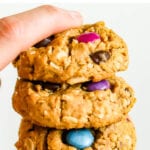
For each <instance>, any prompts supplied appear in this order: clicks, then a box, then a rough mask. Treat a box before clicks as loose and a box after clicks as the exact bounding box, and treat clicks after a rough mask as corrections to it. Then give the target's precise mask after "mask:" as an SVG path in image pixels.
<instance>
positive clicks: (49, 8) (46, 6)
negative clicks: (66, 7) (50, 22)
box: [41, 5, 59, 13]
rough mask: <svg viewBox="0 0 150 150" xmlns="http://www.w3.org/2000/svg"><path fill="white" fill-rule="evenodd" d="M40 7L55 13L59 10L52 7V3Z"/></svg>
mask: <svg viewBox="0 0 150 150" xmlns="http://www.w3.org/2000/svg"><path fill="white" fill-rule="evenodd" d="M41 8H42V9H44V10H45V11H47V12H49V13H56V12H58V11H59V9H58V8H57V7H54V6H52V5H43V6H41Z"/></svg>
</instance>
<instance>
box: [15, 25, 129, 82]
mask: <svg viewBox="0 0 150 150" xmlns="http://www.w3.org/2000/svg"><path fill="white" fill-rule="evenodd" d="M90 32H94V33H96V34H98V35H99V36H100V39H97V40H95V41H94V42H88V43H84V42H79V41H78V40H77V37H78V36H79V35H81V34H83V33H90ZM49 39H50V38H49ZM49 41H50V40H49ZM46 42H47V41H46ZM14 65H15V66H16V67H17V70H18V74H19V76H20V77H21V78H24V79H29V80H41V81H49V82H54V83H69V84H76V83H81V82H85V81H89V80H93V81H94V82H95V81H99V80H102V79H105V78H107V77H110V76H112V75H113V74H114V73H115V72H117V71H123V70H126V69H127V66H128V50H127V46H126V44H125V42H124V41H123V39H122V38H121V37H119V36H118V35H117V34H116V33H115V32H113V31H112V30H111V29H108V28H107V27H106V26H105V24H104V23H103V22H98V23H95V24H91V25H83V26H81V27H79V28H74V29H69V30H67V31H64V32H62V33H59V34H56V35H54V36H53V38H52V40H51V41H50V43H49V44H48V45H47V46H45V45H44V47H40V46H38V48H36V47H31V48H30V49H28V50H27V51H25V52H22V53H21V54H20V56H19V57H17V58H16V60H15V61H14Z"/></svg>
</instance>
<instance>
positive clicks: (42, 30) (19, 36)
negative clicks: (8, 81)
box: [0, 5, 82, 70]
mask: <svg viewBox="0 0 150 150" xmlns="http://www.w3.org/2000/svg"><path fill="white" fill-rule="evenodd" d="M81 23H82V17H81V15H80V14H79V13H77V12H74V11H67V10H63V9H60V8H57V7H54V6H49V5H44V6H41V7H38V8H35V9H32V10H29V11H26V12H23V13H20V14H17V15H13V16H9V17H5V18H2V19H0V70H1V69H2V68H4V67H5V66H6V65H7V64H8V63H9V62H11V61H12V60H13V59H14V58H15V57H16V56H17V55H18V54H19V53H20V52H21V51H23V50H26V49H27V48H29V47H30V46H31V45H34V44H35V43H37V42H38V41H40V40H42V39H44V38H45V37H47V36H49V35H51V34H54V33H57V32H60V31H63V30H65V29H68V28H71V27H75V26H79V25H81Z"/></svg>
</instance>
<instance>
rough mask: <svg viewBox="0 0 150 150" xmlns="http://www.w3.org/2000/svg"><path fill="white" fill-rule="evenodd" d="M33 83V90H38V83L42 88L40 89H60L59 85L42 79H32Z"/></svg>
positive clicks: (53, 90)
mask: <svg viewBox="0 0 150 150" xmlns="http://www.w3.org/2000/svg"><path fill="white" fill-rule="evenodd" d="M32 83H33V84H34V88H35V90H38V85H40V87H41V88H42V90H46V89H47V90H50V91H52V92H55V91H57V90H58V89H60V87H61V85H60V84H57V83H51V82H42V81H32Z"/></svg>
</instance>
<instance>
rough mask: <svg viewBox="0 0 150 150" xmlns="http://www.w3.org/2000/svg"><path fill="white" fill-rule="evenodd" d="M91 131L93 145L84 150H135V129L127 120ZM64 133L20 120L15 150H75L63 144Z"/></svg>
mask: <svg viewBox="0 0 150 150" xmlns="http://www.w3.org/2000/svg"><path fill="white" fill-rule="evenodd" d="M91 131H92V133H93V135H94V143H93V144H92V145H91V146H90V147H88V148H84V150H135V145H136V133H135V128H134V125H133V123H132V122H131V120H130V119H128V118H126V119H123V120H122V121H120V122H117V123H115V124H112V125H110V126H107V127H103V128H99V129H91ZM64 132H65V130H56V129H49V128H44V127H40V126H37V125H34V124H32V123H31V122H30V121H27V120H22V122H21V126H20V130H19V140H18V141H17V143H16V147H17V150H77V149H76V148H75V147H73V146H69V145H68V144H66V143H64V142H63V138H64V137H63V136H64V135H63V133H64Z"/></svg>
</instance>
